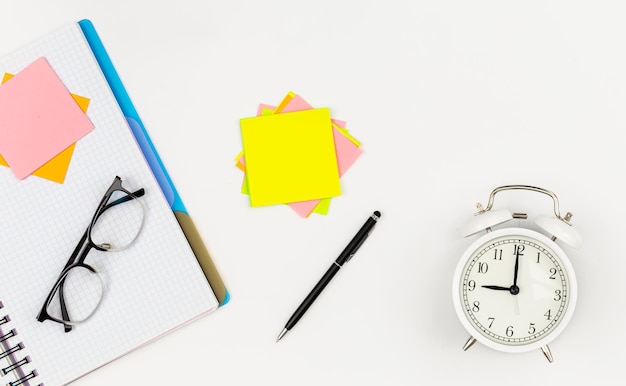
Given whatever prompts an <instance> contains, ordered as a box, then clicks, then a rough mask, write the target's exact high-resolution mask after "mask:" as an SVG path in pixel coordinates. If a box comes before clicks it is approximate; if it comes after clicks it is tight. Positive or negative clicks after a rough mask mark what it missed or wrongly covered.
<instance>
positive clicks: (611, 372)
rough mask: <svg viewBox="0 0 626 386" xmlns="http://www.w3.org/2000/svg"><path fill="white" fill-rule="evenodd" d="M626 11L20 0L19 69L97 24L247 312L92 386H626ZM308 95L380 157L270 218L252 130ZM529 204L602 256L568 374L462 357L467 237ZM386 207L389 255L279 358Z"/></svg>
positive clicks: (594, 265)
mask: <svg viewBox="0 0 626 386" xmlns="http://www.w3.org/2000/svg"><path fill="white" fill-rule="evenodd" d="M625 11H626V6H624V5H622V2H619V1H614V2H608V1H601V2H581V1H526V2H512V1H471V2H470V1H429V2H426V1H404V2H400V1H380V2H375V1H356V0H354V1H337V0H335V1H329V0H317V1H310V2H302V1H287V0H284V1H275V0H269V1H258V2H257V1H200V0H198V1H191V0H187V1H185V0H178V1H148V0H146V1H128V0H125V1H118V0H109V1H100V2H95V1H91V2H87V1H78V0H76V1H43V0H42V1H33V0H22V1H10V2H3V4H2V23H0V36H1V38H0V52H2V53H8V52H9V51H11V50H12V49H14V48H17V47H19V46H21V45H23V44H26V43H28V42H29V41H31V40H32V39H34V38H37V37H39V36H41V35H44V34H46V33H47V32H49V31H51V30H53V29H55V28H57V27H59V26H60V25H62V24H65V23H67V22H73V21H78V20H80V19H83V18H89V19H91V20H92V22H93V23H94V25H95V27H96V29H97V31H98V32H99V34H100V37H101V38H102V40H103V42H104V44H105V46H106V48H107V50H108V52H109V54H110V56H111V58H112V60H113V62H114V64H115V66H116V68H117V70H118V72H119V74H120V76H121V78H122V80H123V82H124V83H125V86H126V88H127V90H128V92H129V94H130V96H131V98H132V99H133V101H134V103H135V106H136V108H137V110H138V111H139V114H140V115H141V117H142V119H143V122H144V124H145V125H146V127H147V128H148V131H149V133H150V135H151V138H152V140H153V142H154V144H155V146H156V148H157V149H158V151H159V153H160V155H161V158H162V159H163V161H164V163H165V165H166V167H167V168H168V171H169V173H170V175H171V176H172V179H173V180H174V182H175V184H176V186H177V188H178V190H179V193H180V194H181V196H182V197H183V200H184V202H185V204H186V206H187V209H188V210H189V212H190V213H191V215H192V218H193V219H194V220H195V222H196V225H197V226H198V228H199V230H200V233H201V234H202V235H203V237H204V239H205V242H206V244H207V246H208V248H209V251H210V252H211V254H212V256H213V258H214V260H215V263H216V264H217V266H218V268H219V270H220V272H221V274H222V276H223V278H224V281H225V282H226V285H227V287H228V289H229V291H230V294H231V297H232V299H231V301H230V303H228V304H227V305H226V306H225V307H223V308H221V309H220V310H218V311H216V312H215V313H213V314H211V315H209V316H207V317H205V318H202V319H201V320H198V321H196V322H194V323H192V324H190V325H188V326H186V327H184V328H182V329H180V330H178V331H176V332H174V333H172V334H170V335H168V336H166V337H164V338H162V339H160V340H158V341H156V342H154V343H151V344H149V345H148V346H146V347H144V348H141V349H139V350H137V351H135V352H133V353H131V354H129V355H127V356H125V357H124V358H122V359H120V360H117V361H115V362H113V363H111V364H109V365H107V366H105V367H103V368H102V369H99V370H97V371H95V372H93V373H91V374H89V375H87V376H85V377H84V378H82V379H80V380H79V381H77V382H75V384H76V385H111V384H154V385H166V384H213V385H250V384H272V385H293V384H299V385H319V384H328V385H339V384H349V385H360V384H372V385H374V384H389V385H417V384H426V383H428V384H433V383H436V384H471V385H474V384H476V385H478V384H480V385H496V384H502V383H506V384H508V385H522V384H524V385H528V384H549V383H554V382H559V383H561V384H567V383H574V382H577V384H578V383H581V382H582V383H584V382H591V381H594V382H598V383H597V384H621V382H622V380H621V378H622V376H623V369H622V367H623V361H622V359H621V358H623V348H624V346H626V338H625V335H624V325H625V323H626V316H625V313H624V308H625V307H626V300H625V297H626V290H625V289H624V286H623V280H622V278H623V276H624V274H625V272H626V259H625V256H624V245H623V238H624V234H626V225H624V222H623V220H622V219H623V217H624V215H625V214H626V213H625V212H626V208H625V206H624V199H623V198H624V195H625V194H626V189H625V188H626V183H625V177H624V172H623V170H624V166H625V164H626V162H625V158H626V157H625V156H624V140H623V134H622V133H621V132H622V131H623V129H624V126H625V125H626V54H625V52H626V51H625V49H624V46H625V44H624V43H625V42H624V40H625V39H626V38H625V37H626V23H624V17H625V16H626V14H625ZM288 91H294V92H296V93H298V94H300V95H301V96H303V97H304V98H305V99H306V100H307V101H308V102H309V103H311V104H312V105H314V106H316V107H329V108H330V109H331V114H332V116H333V117H336V118H340V119H344V120H346V121H347V122H348V129H350V132H351V133H352V134H353V135H354V136H355V137H357V138H358V139H359V140H361V142H362V148H363V150H364V154H363V155H362V157H361V158H360V159H359V160H358V161H357V162H356V163H355V165H354V166H353V168H352V169H351V170H349V171H348V173H347V174H346V175H345V176H344V177H343V178H342V189H343V194H342V196H341V197H339V198H336V199H333V201H332V204H331V208H330V212H329V214H328V216H320V215H313V216H312V217H311V218H309V219H302V218H299V217H298V216H297V215H296V214H295V213H294V212H292V211H291V210H290V209H289V208H287V207H286V206H280V205H279V206H272V207H264V208H250V206H249V203H248V200H247V196H244V195H241V194H240V193H239V188H240V184H241V178H242V174H241V172H240V171H239V170H238V169H237V168H235V166H234V161H233V159H234V157H235V156H236V155H237V153H238V152H239V151H240V150H241V135H240V132H239V121H238V120H239V119H240V118H243V117H248V116H252V115H254V113H255V111H256V106H257V104H258V103H260V102H264V103H270V104H276V103H278V102H279V101H280V100H281V99H282V97H283V96H284V95H285V94H286V93H287V92H288ZM70 172H71V169H70ZM506 184H530V185H537V186H541V187H544V188H547V189H550V190H552V191H554V192H555V193H556V194H557V195H558V196H559V198H560V200H561V210H562V212H566V211H571V212H573V213H574V217H573V220H572V221H573V223H574V226H575V227H576V228H577V229H578V230H579V232H580V233H581V234H582V235H583V237H584V241H585V242H584V246H583V248H581V249H580V250H578V251H576V250H573V249H571V248H569V247H567V246H564V247H563V248H564V249H565V250H566V251H567V252H569V253H570V258H571V260H572V263H573V265H574V267H575V269H576V273H577V276H578V282H579V300H578V304H577V308H576V312H575V314H574V317H573V318H572V321H571V323H570V324H569V326H568V328H567V329H566V330H565V331H564V332H563V333H562V334H561V335H560V336H559V337H558V338H557V339H556V340H555V341H554V342H553V343H551V345H550V346H551V348H552V353H553V354H554V357H555V362H554V363H553V364H549V363H548V362H547V361H546V360H545V359H544V358H543V356H542V354H541V353H540V352H539V351H533V352H530V353H525V354H503V353H499V352H496V351H493V350H490V349H487V348H486V347H484V346H481V345H480V344H477V345H475V346H474V347H472V348H471V349H470V350H469V351H468V352H463V351H461V346H462V345H463V343H464V342H465V340H466V339H467V337H468V335H467V333H466V332H465V330H464V329H463V327H462V326H461V324H460V322H459V321H458V319H457V317H456V314H455V312H454V309H453V307H452V301H451V294H450V292H451V280H452V273H453V271H454V268H455V266H456V264H457V262H458V259H459V256H460V255H461V253H462V251H463V250H464V248H465V247H467V246H468V245H469V244H470V243H471V240H469V239H463V238H462V237H461V235H460V232H459V228H460V226H462V224H464V223H465V222H466V221H468V220H469V219H471V218H472V214H473V213H474V205H475V203H476V202H478V201H481V202H483V204H486V201H487V198H488V196H489V193H490V192H491V190H492V189H493V188H495V187H496V186H499V185H506ZM535 196H537V197H535ZM496 207H497V208H508V209H510V210H512V211H527V212H528V213H529V215H530V217H531V218H533V217H534V216H536V215H537V214H549V213H551V211H552V203H551V201H550V200H549V198H547V197H546V196H539V195H536V194H531V193H519V192H509V193H501V194H500V195H498V196H497V197H496ZM373 210H380V211H381V212H382V219H381V221H380V222H379V225H378V226H377V228H376V229H375V231H374V232H373V233H372V235H371V237H370V238H369V239H368V241H367V242H366V243H365V244H364V245H363V247H362V248H361V250H360V251H359V253H358V254H357V256H356V257H355V258H354V259H353V260H352V261H351V262H350V264H349V265H348V266H346V267H345V269H343V270H342V271H341V272H340V274H339V275H338V276H337V277H336V279H335V280H334V281H333V282H332V283H331V284H330V285H329V287H328V288H327V289H326V291H325V292H324V293H323V295H322V296H321V297H320V298H319V299H318V301H317V302H316V303H315V304H314V305H313V307H312V308H311V309H310V310H309V312H308V313H307V314H306V316H305V317H304V318H303V319H302V320H301V321H300V323H299V324H298V325H297V326H296V327H295V328H294V329H293V330H292V331H291V332H290V333H289V334H288V335H287V336H286V337H285V338H284V339H283V340H282V341H281V342H280V343H275V338H276V336H277V334H278V333H279V332H280V330H281V329H282V327H283V325H284V323H285V322H286V320H287V319H288V318H289V316H290V315H291V313H292V312H293V310H294V309H295V308H296V307H297V306H298V304H299V303H300V301H301V300H302V299H303V297H304V296H305V295H306V294H307V293H308V291H309V290H310V288H311V287H312V286H313V285H314V284H315V283H316V281H317V280H318V279H319V277H320V276H321V275H322V274H323V273H324V271H325V270H326V269H327V267H328V266H329V265H330V264H331V262H332V260H333V259H334V258H335V257H336V255H337V254H338V253H339V252H340V251H341V250H342V249H343V247H344V246H345V245H346V244H347V242H348V241H349V239H350V238H351V237H352V236H353V234H354V233H355V232H356V230H357V229H358V228H359V227H360V226H361V224H362V223H363V222H364V221H365V219H366V218H367V216H368V215H369V214H370V213H371V212H372V211H373ZM190 296H192V295H191V294H190ZM181 301H184V299H181Z"/></svg>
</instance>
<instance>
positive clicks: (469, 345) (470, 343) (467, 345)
mask: <svg viewBox="0 0 626 386" xmlns="http://www.w3.org/2000/svg"><path fill="white" fill-rule="evenodd" d="M474 343H476V338H474V337H473V336H470V337H469V339H468V340H467V342H465V345H464V346H463V351H467V349H468V348H470V347H472V345H473V344H474Z"/></svg>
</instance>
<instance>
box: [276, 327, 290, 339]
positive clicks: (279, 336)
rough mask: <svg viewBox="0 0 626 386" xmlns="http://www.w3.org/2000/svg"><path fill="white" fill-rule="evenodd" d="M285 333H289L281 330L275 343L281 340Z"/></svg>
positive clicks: (284, 329)
mask: <svg viewBox="0 0 626 386" xmlns="http://www.w3.org/2000/svg"><path fill="white" fill-rule="evenodd" d="M287 331H289V330H287V329H286V328H283V330H282V331H281V332H280V334H278V338H276V342H278V341H279V340H281V339H282V338H283V336H285V334H286V333H287Z"/></svg>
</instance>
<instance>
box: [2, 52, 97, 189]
mask: <svg viewBox="0 0 626 386" xmlns="http://www.w3.org/2000/svg"><path fill="white" fill-rule="evenodd" d="M93 128H94V126H93V124H92V123H91V121H90V120H89V118H87V116H86V115H85V114H84V112H83V111H82V110H81V108H80V107H79V106H78V104H77V103H76V101H75V100H74V99H73V98H72V96H71V95H70V93H69V91H68V90H67V88H65V85H64V84H63V83H62V82H61V80H60V79H59V78H58V76H57V75H56V73H55V72H54V70H53V69H52V68H51V67H50V65H49V64H48V61H47V60H46V59H45V58H39V59H37V60H36V61H35V62H33V63H32V64H31V65H29V66H28V67H26V68H25V69H24V70H22V71H20V72H19V73H18V74H16V75H15V76H14V77H12V78H11V79H10V80H8V81H7V82H6V83H4V84H2V85H1V86H0V154H2V156H3V157H4V159H5V160H6V162H7V163H8V164H9V166H10V168H11V170H12V171H13V173H14V174H15V176H16V177H17V178H19V179H23V178H25V177H27V176H28V175H30V174H31V173H33V172H34V171H35V170H37V169H39V168H40V167H41V166H42V165H44V164H45V163H46V162H48V161H50V160H51V159H52V158H53V157H55V156H56V155H57V154H59V153H61V152H62V151H63V150H65V149H67V148H68V147H69V146H71V145H72V144H73V143H75V142H76V141H77V140H79V139H80V138H82V137H83V136H84V135H86V134H87V133H88V132H90V131H91V130H93Z"/></svg>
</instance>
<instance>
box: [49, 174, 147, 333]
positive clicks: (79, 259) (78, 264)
mask: <svg viewBox="0 0 626 386" xmlns="http://www.w3.org/2000/svg"><path fill="white" fill-rule="evenodd" d="M116 191H119V192H123V193H125V194H126V195H125V196H124V197H122V198H119V199H117V200H115V201H113V202H110V203H108V201H109V200H110V198H111V196H112V195H113V193H115V192H116ZM144 194H145V190H144V189H143V188H141V189H138V190H137V191H135V192H132V193H131V192H130V191H128V190H127V189H126V188H124V187H123V186H122V179H121V178H120V177H119V176H115V179H114V180H113V183H112V184H111V186H110V187H109V188H108V189H107V191H106V193H105V194H104V196H103V197H102V200H101V201H100V204H99V205H98V208H97V209H96V211H95V213H94V215H93V218H92V219H91V222H90V223H89V226H88V227H87V229H86V230H85V233H83V236H82V237H81V238H80V241H79V242H78V245H77V246H76V248H75V249H74V252H72V255H71V256H70V258H69V260H68V261H67V263H66V264H65V267H63V270H62V271H61V274H60V275H59V277H58V278H57V280H56V282H55V283H54V285H53V286H52V290H50V292H49V293H48V296H47V297H46V300H45V301H44V304H43V306H42V307H41V310H40V311H39V314H38V315H37V320H38V321H40V322H42V323H43V322H44V321H46V320H51V321H53V322H56V323H60V324H63V326H64V328H65V332H66V333H67V332H70V331H71V330H72V326H73V325H76V324H80V323H82V322H84V321H85V320H87V319H89V318H90V317H91V316H92V315H93V314H94V313H95V311H96V310H97V309H98V307H99V305H100V303H98V305H97V306H96V307H95V308H94V310H93V311H92V312H91V313H90V314H89V315H88V316H87V317H85V318H83V319H82V320H80V321H71V320H70V317H69V313H68V311H67V306H66V304H65V299H64V295H63V283H64V282H65V279H66V277H67V275H68V273H69V272H70V271H71V270H72V269H76V268H84V269H87V270H89V271H91V272H92V273H94V274H97V275H98V271H97V270H96V269H95V268H94V267H92V266H91V265H89V264H86V263H85V259H86V258H87V255H88V254H89V252H90V251H91V250H92V249H96V250H99V251H102V252H116V251H121V250H123V249H126V248H128V247H129V246H130V245H132V244H133V243H134V242H135V240H136V239H137V237H138V236H139V233H141V231H139V232H137V235H135V238H133V240H131V241H130V242H129V243H128V245H126V246H124V247H122V248H114V247H113V246H111V245H110V244H106V243H102V244H96V243H95V242H94V241H93V240H92V238H91V230H92V229H93V226H94V225H95V224H96V222H97V221H98V218H99V217H100V216H101V215H102V214H103V213H104V212H105V211H106V210H107V209H110V208H112V207H114V206H116V205H119V204H123V203H124V202H128V201H130V200H137V202H138V203H139V204H140V205H141V206H142V210H143V211H144V216H143V219H142V224H141V226H140V230H141V228H143V221H144V219H145V208H144V207H143V203H142V202H141V201H140V200H138V198H139V197H142V196H143V195H144ZM98 278H99V279H100V281H101V285H102V290H103V291H104V282H102V278H101V277H100V275H98ZM57 291H58V293H59V301H60V306H61V317H62V319H58V318H55V317H53V316H50V314H49V313H48V307H49V306H50V303H52V301H53V299H54V297H55V294H56V293H57ZM101 301H102V298H101V299H100V301H99V302H101Z"/></svg>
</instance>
